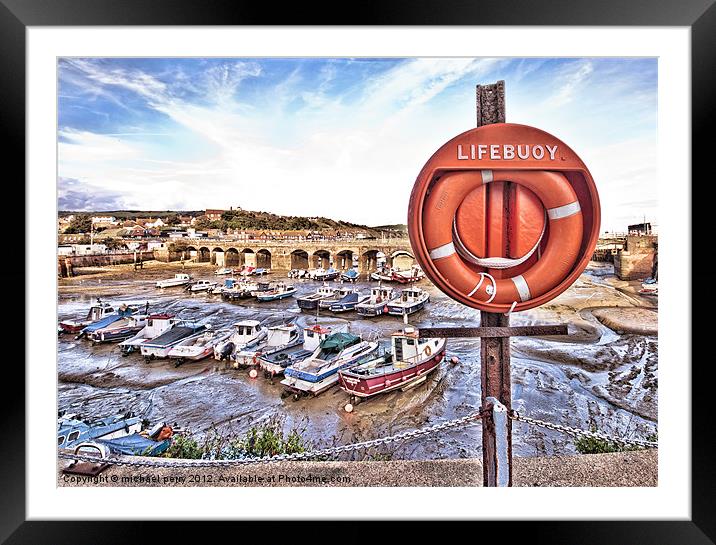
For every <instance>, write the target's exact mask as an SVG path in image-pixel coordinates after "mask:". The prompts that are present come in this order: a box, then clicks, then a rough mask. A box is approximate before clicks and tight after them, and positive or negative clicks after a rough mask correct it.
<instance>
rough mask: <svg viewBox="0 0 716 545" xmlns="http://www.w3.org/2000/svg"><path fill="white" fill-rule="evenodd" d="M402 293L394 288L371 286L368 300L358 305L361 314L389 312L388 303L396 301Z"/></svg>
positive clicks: (378, 314) (357, 310)
mask: <svg viewBox="0 0 716 545" xmlns="http://www.w3.org/2000/svg"><path fill="white" fill-rule="evenodd" d="M399 296H400V295H399V294H398V292H396V291H395V290H394V289H393V288H389V287H386V286H376V287H374V288H371V290H370V297H369V298H368V300H367V301H363V302H362V303H358V304H357V305H356V312H357V313H358V314H359V315H360V316H380V315H381V314H387V313H388V303H390V302H392V301H395V300H396V299H397V298H398V297H399Z"/></svg>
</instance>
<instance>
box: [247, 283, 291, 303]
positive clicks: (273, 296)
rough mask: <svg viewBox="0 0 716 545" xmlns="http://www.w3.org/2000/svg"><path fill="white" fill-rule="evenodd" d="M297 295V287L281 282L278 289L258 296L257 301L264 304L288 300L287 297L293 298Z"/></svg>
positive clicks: (277, 285) (277, 286)
mask: <svg viewBox="0 0 716 545" xmlns="http://www.w3.org/2000/svg"><path fill="white" fill-rule="evenodd" d="M295 293H296V287H295V286H290V285H287V284H284V283H283V282H279V283H278V284H276V287H275V288H274V289H272V290H268V291H265V292H263V293H259V294H257V295H256V300H257V301H259V302H261V303H264V302H267V301H278V300H279V299H286V298H287V297H293V295H294V294H295Z"/></svg>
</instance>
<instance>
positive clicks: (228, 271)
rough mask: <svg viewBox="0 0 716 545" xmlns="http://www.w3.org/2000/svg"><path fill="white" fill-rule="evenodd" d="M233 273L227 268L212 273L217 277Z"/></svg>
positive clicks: (232, 270)
mask: <svg viewBox="0 0 716 545" xmlns="http://www.w3.org/2000/svg"><path fill="white" fill-rule="evenodd" d="M233 273H234V269H230V268H228V267H221V268H220V269H216V270H215V271H214V274H216V275H219V276H222V275H225V274H233Z"/></svg>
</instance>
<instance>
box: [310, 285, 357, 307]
mask: <svg viewBox="0 0 716 545" xmlns="http://www.w3.org/2000/svg"><path fill="white" fill-rule="evenodd" d="M351 293H358V290H357V289H356V288H348V287H342V288H338V289H337V290H336V291H335V292H334V293H333V297H325V298H323V299H320V300H319V301H318V308H320V309H324V310H327V309H330V308H331V305H335V304H336V303H337V302H338V301H340V300H341V299H343V298H344V297H345V296H346V295H350V294H351Z"/></svg>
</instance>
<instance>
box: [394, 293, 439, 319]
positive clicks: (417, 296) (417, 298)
mask: <svg viewBox="0 0 716 545" xmlns="http://www.w3.org/2000/svg"><path fill="white" fill-rule="evenodd" d="M428 301H430V294H429V293H428V292H427V291H425V290H423V289H421V288H416V287H412V288H406V289H404V290H403V291H402V292H401V294H400V297H399V298H398V299H395V300H393V301H391V302H390V303H388V314H393V315H395V316H404V315H410V314H413V313H415V312H418V311H419V310H422V309H423V308H424V307H425V304H426V303H427V302H428Z"/></svg>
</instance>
